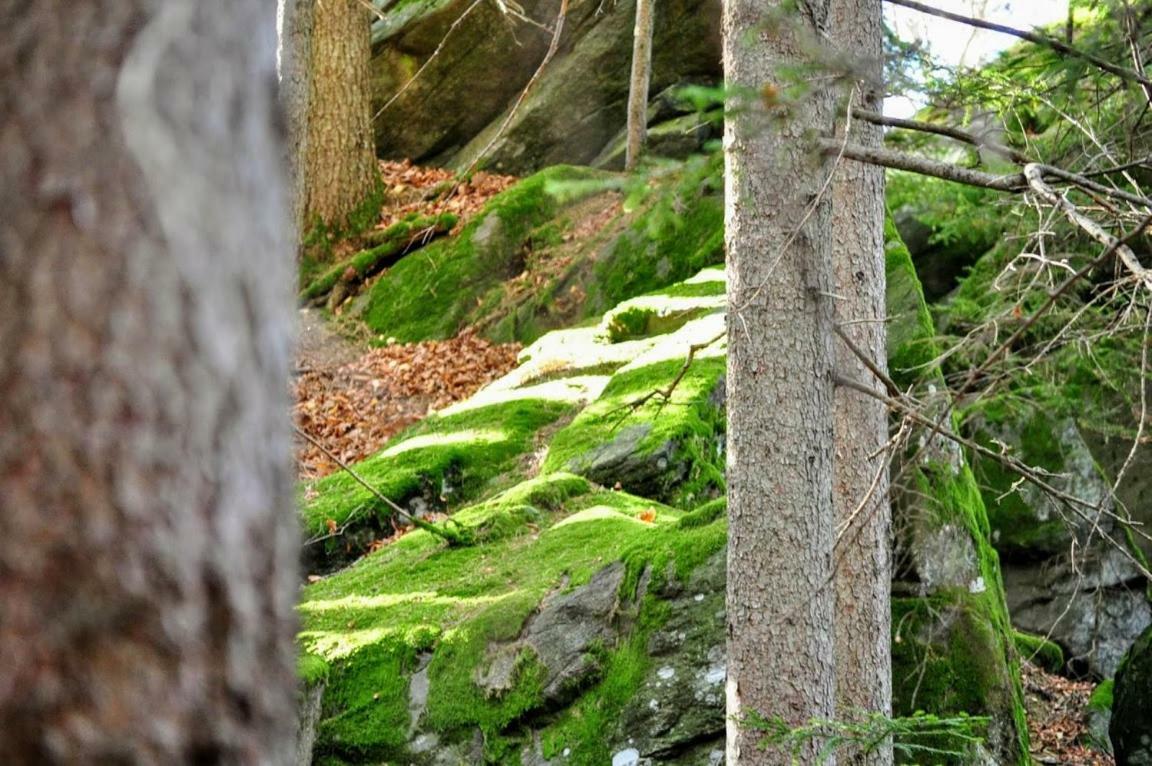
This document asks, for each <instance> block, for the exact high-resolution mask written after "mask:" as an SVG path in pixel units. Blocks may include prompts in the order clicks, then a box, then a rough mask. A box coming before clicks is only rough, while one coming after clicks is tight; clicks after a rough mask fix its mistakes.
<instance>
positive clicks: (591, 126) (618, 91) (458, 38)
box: [373, 0, 721, 174]
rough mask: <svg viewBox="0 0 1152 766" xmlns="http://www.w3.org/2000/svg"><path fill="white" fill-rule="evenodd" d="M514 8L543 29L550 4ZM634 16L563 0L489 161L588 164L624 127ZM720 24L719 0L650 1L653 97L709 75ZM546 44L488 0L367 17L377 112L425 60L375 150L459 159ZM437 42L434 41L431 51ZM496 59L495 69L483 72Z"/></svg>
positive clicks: (618, 6)
mask: <svg viewBox="0 0 1152 766" xmlns="http://www.w3.org/2000/svg"><path fill="white" fill-rule="evenodd" d="M520 5H521V6H522V7H523V11H524V16H526V17H528V18H530V19H532V20H534V21H535V22H538V23H543V24H545V25H551V24H552V23H553V22H554V21H555V18H556V13H557V10H558V8H559V0H524V2H522V3H521V4H520ZM473 6H474V7H473ZM469 9H471V10H469ZM465 12H467V16H466V17H464V20H463V21H461V22H460V24H459V25H457V26H456V27H455V29H452V31H451V34H450V35H449V34H448V33H449V29H450V28H451V27H452V25H453V24H454V23H455V22H456V21H457V20H458V19H460V18H461V16H462V15H463V14H464V13H465ZM634 14H635V2H634V0H620V2H617V3H599V4H598V3H595V2H590V3H572V4H571V5H570V7H569V10H568V16H567V18H566V20H565V24H564V34H563V36H562V38H561V43H560V48H559V52H558V53H557V55H556V57H555V58H554V59H553V60H552V61H551V62H550V63H549V65H548V66H547V67H546V68H545V69H544V70H543V71H542V72H541V76H540V78H539V79H538V80H537V82H536V84H535V85H534V87H533V89H532V91H531V92H530V93H529V95H528V97H527V98H526V99H525V100H524V102H523V103H522V104H521V105H520V107H519V108H518V109H517V111H516V113H515V115H514V116H513V119H512V120H511V121H510V122H509V123H508V126H507V128H506V129H505V130H504V131H503V134H502V135H501V136H500V137H499V139H498V140H497V141H496V143H495V144H494V145H493V148H492V151H491V153H490V154H489V155H488V157H487V159H486V162H487V163H488V164H490V165H491V166H492V167H493V168H494V169H498V170H500V171H502V172H512V173H518V174H524V173H528V172H531V171H534V170H538V169H540V168H542V167H545V166H547V165H554V164H561V163H575V164H587V163H590V162H591V161H592V160H593V159H594V158H596V157H597V155H599V154H600V153H601V152H602V151H603V150H604V148H605V147H606V146H607V145H608V144H609V143H610V142H611V140H612V138H613V137H614V136H615V135H616V134H617V133H618V132H619V131H620V130H621V128H623V126H624V124H625V119H626V118H625V108H626V103H627V96H628V75H629V66H630V64H629V62H630V61H631V55H632V26H633V25H632V19H633V16H634ZM719 22H720V3H719V2H718V0H670V2H668V3H667V4H665V5H661V7H660V11H659V13H657V14H656V29H655V32H654V35H655V44H654V46H653V62H652V84H651V87H652V92H653V93H659V92H660V91H661V90H663V89H665V88H667V87H668V86H670V85H672V84H674V83H677V82H681V81H696V82H717V81H718V80H719V78H720V76H721V70H720V26H719ZM446 36H447V37H446ZM550 39H551V35H550V34H549V33H548V32H547V31H545V30H543V29H540V28H539V27H536V26H532V25H530V24H528V23H525V22H524V21H521V20H517V19H515V18H514V17H513V16H512V15H511V14H504V13H501V12H500V10H499V9H498V7H497V5H496V4H494V3H479V4H475V3H473V1H472V0H418V1H417V2H412V3H403V4H401V6H400V8H398V9H397V10H396V11H391V12H389V14H388V20H387V21H386V22H385V23H382V24H377V29H376V34H375V41H376V45H375V48H374V51H375V54H376V56H375V59H374V61H373V72H374V89H375V98H374V100H375V102H376V104H377V107H376V108H377V109H379V108H380V107H382V106H384V104H386V103H387V102H388V101H389V100H390V99H391V98H392V97H393V96H394V95H395V94H397V93H398V92H399V91H400V90H401V88H403V87H404V85H405V83H407V82H408V81H409V79H410V78H411V77H412V75H413V74H414V73H415V72H416V70H417V69H419V68H420V67H421V66H424V65H425V64H427V67H426V68H425V69H424V71H423V72H422V73H421V74H420V76H419V77H418V78H416V79H415V80H414V81H413V82H412V84H411V85H410V86H409V87H408V88H407V89H406V90H405V91H404V92H403V94H402V95H400V96H399V97H398V98H396V100H395V101H394V102H393V103H392V104H391V105H390V106H389V107H388V108H387V109H386V110H385V111H384V112H383V113H382V114H381V115H380V116H379V118H378V119H377V120H376V122H375V126H376V139H377V146H378V148H379V152H380V153H381V154H382V155H384V156H390V157H410V158H412V159H414V160H417V161H421V162H429V161H432V162H438V163H442V164H452V165H455V166H458V167H463V166H467V165H468V164H469V163H471V162H472V160H473V159H475V158H476V157H477V156H479V155H480V153H481V152H482V151H483V150H484V148H486V147H487V146H488V145H489V144H490V143H491V142H492V140H493V139H494V138H496V137H497V133H498V132H499V128H500V126H501V125H502V124H503V123H504V122H505V119H506V117H507V114H508V112H509V111H510V109H511V106H512V103H513V102H514V101H515V100H516V99H517V97H518V96H519V94H520V92H521V90H522V89H523V88H524V86H525V85H526V84H527V83H528V81H529V79H530V78H531V77H532V74H533V72H535V71H536V68H537V67H538V66H539V64H540V62H541V61H542V60H543V58H544V54H545V52H546V50H547V48H548V45H549V42H550ZM441 41H444V42H445V44H444V45H443V47H442V48H441V49H440V51H439V53H437V54H436V56H435V58H433V53H434V52H435V51H436V50H437V48H438V47H439V46H440V43H441ZM497 60H498V61H499V62H500V76H499V77H493V76H492V75H491V72H492V62H493V61H497Z"/></svg>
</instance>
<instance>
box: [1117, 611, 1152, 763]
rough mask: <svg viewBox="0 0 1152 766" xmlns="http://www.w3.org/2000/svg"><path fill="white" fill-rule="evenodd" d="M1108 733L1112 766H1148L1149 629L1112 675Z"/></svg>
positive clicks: (1151, 707)
mask: <svg viewBox="0 0 1152 766" xmlns="http://www.w3.org/2000/svg"><path fill="white" fill-rule="evenodd" d="M1108 733H1109V735H1110V736H1111V738H1112V749H1113V751H1114V752H1115V754H1116V766H1152V628H1150V629H1149V630H1146V631H1145V632H1144V634H1143V635H1142V636H1141V637H1140V639H1139V640H1138V641H1137V642H1136V643H1135V644H1134V645H1133V646H1132V649H1131V651H1129V653H1128V655H1127V657H1126V658H1125V660H1124V664H1123V666H1122V667H1121V668H1120V670H1119V671H1117V673H1116V685H1115V686H1114V687H1113V690H1112V722H1111V724H1110V725H1109V729H1108Z"/></svg>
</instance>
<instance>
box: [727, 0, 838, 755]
mask: <svg viewBox="0 0 1152 766" xmlns="http://www.w3.org/2000/svg"><path fill="white" fill-rule="evenodd" d="M783 5H785V4H784V3H780V2H772V3H764V2H762V1H761V0H730V2H727V3H725V7H724V26H723V32H724V71H725V73H726V76H727V80H728V85H729V86H730V87H733V88H735V89H736V90H737V91H751V92H755V93H760V94H762V95H763V99H762V101H763V103H759V105H757V104H740V108H738V109H736V110H734V111H735V114H734V116H733V118H732V119H730V120H728V122H727V127H726V132H727V135H726V137H725V146H726V152H725V155H726V159H727V168H726V169H727V172H726V178H727V181H726V183H727V214H726V221H725V237H726V243H727V247H728V275H729V282H728V284H729V288H728V289H729V306H730V315H729V320H728V327H729V329H728V332H729V336H728V344H729V345H728V348H729V353H728V403H729V404H728V445H729V453H728V503H729V505H728V513H729V535H728V600H727V603H728V607H727V614H728V682H727V700H728V706H727V707H728V715H729V719H728V720H729V725H728V763H729V764H739V765H740V766H745V765H746V764H787V763H789V762H790V758H789V756H788V754H787V753H785V752H782V751H780V750H778V749H769V750H761V749H759V748H758V746H757V745H758V740H759V738H760V737H759V734H758V732H757V731H756V730H755V729H753V728H750V727H748V726H746V725H744V723H743V722H744V719H745V718H746V717H747V716H748V715H749V714H751V713H753V712H757V713H759V714H761V715H764V716H766V717H768V718H773V717H779V718H781V719H783V721H784V722H786V723H787V724H789V725H791V726H796V725H799V724H803V723H805V722H807V721H808V720H809V719H811V718H814V717H818V718H830V717H832V715H833V714H834V712H835V710H834V703H835V678H834V667H833V628H832V624H833V610H834V607H835V590H834V588H833V585H832V580H831V574H832V569H831V564H832V560H831V554H832V545H833V538H834V517H833V502H832V470H833V468H832V405H833V392H832V369H833V360H834V356H835V351H834V347H833V324H832V310H833V307H832V303H831V299H830V298H829V296H830V295H831V292H832V267H831V256H832V247H831V240H830V238H829V236H828V233H829V225H830V215H831V205H830V202H831V199H830V197H828V196H827V195H821V193H820V191H821V186H822V185H823V183H824V179H825V177H826V174H827V171H828V168H827V164H828V163H827V162H825V161H824V160H823V159H822V155H821V153H820V152H819V151H818V149H817V148H816V147H815V145H814V139H815V137H816V136H818V135H819V134H821V133H823V134H828V133H830V132H831V130H832V127H833V116H834V109H833V106H834V103H833V102H834V97H833V94H832V93H830V92H828V91H825V90H813V91H810V92H809V93H808V94H807V95H805V96H804V97H803V98H801V99H800V100H797V101H795V102H794V103H790V104H788V105H787V107H786V108H779V107H778V106H777V104H776V100H777V94H778V93H782V92H784V91H785V86H786V85H787V84H788V83H787V81H786V79H785V78H786V77H787V76H788V75H787V72H789V71H795V69H794V67H795V66H796V65H799V64H802V63H803V62H804V51H805V50H809V49H810V46H811V43H812V40H813V39H816V38H814V35H819V34H821V33H823V32H824V31H826V24H827V14H828V0H806V2H804V3H801V4H799V7H798V11H797V10H793V11H788V12H786V13H785V12H784V11H782V6H783ZM789 5H790V4H789ZM820 745H821V743H819V742H815V741H814V742H810V743H807V744H806V745H805V747H804V750H803V752H802V753H801V759H800V762H801V763H806V764H807V763H815V759H816V754H817V751H818V750H819V748H820Z"/></svg>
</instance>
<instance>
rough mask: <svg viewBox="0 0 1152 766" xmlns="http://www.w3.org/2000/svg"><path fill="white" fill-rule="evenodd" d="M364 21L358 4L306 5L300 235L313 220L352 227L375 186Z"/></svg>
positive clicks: (367, 22) (368, 34) (345, 0)
mask: <svg viewBox="0 0 1152 766" xmlns="http://www.w3.org/2000/svg"><path fill="white" fill-rule="evenodd" d="M292 1H293V0H286V2H292ZM299 15H301V16H303V14H299ZM371 21H372V20H371V15H370V12H369V11H368V9H367V8H365V7H364V5H363V3H361V2H359V0H313V9H312V13H311V22H312V32H311V53H310V55H309V60H310V61H311V71H310V73H309V86H308V89H309V95H308V103H307V105H306V107H307V115H308V118H307V119H308V124H307V128H306V130H307V136H306V138H304V140H303V147H302V150H303V157H304V159H303V160H302V161H301V163H300V168H301V172H302V173H303V176H304V177H303V179H302V182H301V183H302V184H303V186H302V188H301V191H300V193H301V198H302V201H301V202H300V206H301V214H302V216H303V219H302V222H301V223H302V229H301V230H302V231H306V230H307V229H308V228H310V227H311V226H313V225H314V224H315V223H317V222H320V223H323V224H325V225H328V226H332V227H335V228H338V229H339V228H343V227H345V226H348V225H350V224H352V223H353V222H352V221H350V220H349V216H352V215H353V214H355V213H357V212H359V211H360V210H361V209H362V208H363V206H364V205H365V204H366V203H368V202H369V201H370V199H371V197H372V196H373V194H374V192H375V191H376V189H377V187H378V185H379V183H380V177H379V172H378V170H377V166H376V149H375V145H374V139H373V135H372V113H371V101H370V93H369V74H370V72H369V61H370V59H371V57H372V23H371Z"/></svg>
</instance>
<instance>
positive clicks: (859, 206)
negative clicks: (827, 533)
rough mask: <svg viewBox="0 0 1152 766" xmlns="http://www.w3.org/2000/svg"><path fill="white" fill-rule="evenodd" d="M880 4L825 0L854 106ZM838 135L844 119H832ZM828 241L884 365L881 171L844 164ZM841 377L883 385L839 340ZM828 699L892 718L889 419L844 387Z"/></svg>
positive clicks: (881, 759)
mask: <svg viewBox="0 0 1152 766" xmlns="http://www.w3.org/2000/svg"><path fill="white" fill-rule="evenodd" d="M882 24H883V22H882V16H881V8H880V0H831V25H830V26H831V39H832V44H833V45H834V46H835V47H836V48H838V49H839V50H840V52H841V54H842V58H841V60H842V61H846V62H849V63H850V65H851V66H853V67H854V69H855V72H854V74H855V76H854V77H852V78H850V82H849V86H850V87H851V88H852V90H851V92H847V93H844V92H842V94H841V95H842V96H844V97H846V98H845V99H844V101H842V106H841V109H840V110H839V111H840V114H841V115H844V114H845V112H846V111H847V106H848V105H847V103H846V102H847V100H849V99H850V100H851V105H852V106H854V107H862V108H864V109H872V110H875V111H879V110H880V106H881V100H882V96H883V89H882V87H881V78H882V77H883V58H882V56H883V52H882V50H881V41H882V33H883V26H882ZM839 122H840V135H839V136H838V137H839V138H842V137H843V130H844V126H845V121H844V119H843V117H841V118H840V120H839ZM851 131H852V140H853V141H855V142H856V143H859V144H863V145H865V146H879V145H880V143H881V141H882V138H883V135H882V132H881V129H880V128H879V127H878V126H876V125H872V124H871V123H867V122H864V121H863V120H855V121H852V123H851ZM832 200H833V216H832V237H833V242H834V248H835V253H836V257H835V260H834V269H835V285H836V287H835V290H834V292H835V293H836V296H837V298H836V322H837V324H838V325H839V328H840V331H841V332H843V333H844V334H845V335H847V336H848V337H849V338H850V339H851V341H852V343H853V345H855V346H856V347H857V348H858V349H860V350H861V351H863V352H864V353H865V354H867V355H868V357H870V358H871V360H872V361H874V362H875V363H876V364H877V365H878V366H879V367H880V368H881V369H884V368H885V367H886V360H887V348H886V343H885V335H886V332H885V324H884V317H885V278H884V169H883V168H880V167H876V166H873V165H865V164H863V163H859V162H844V163H842V164H841V165H840V166H839V167H838V168H837V169H836V176H835V178H834V179H833V183H832ZM836 368H837V371H838V372H839V374H841V375H844V376H846V377H849V378H851V379H853V380H856V381H859V382H862V383H865V384H867V385H871V386H873V387H875V388H876V389H877V390H878V391H880V392H883V386H882V385H881V384H880V382H879V381H877V380H876V377H875V375H873V374H872V373H871V372H869V371H868V369H867V367H866V366H865V365H864V364H863V363H862V362H861V361H860V359H859V358H858V357H857V356H856V354H854V353H853V352H852V351H851V350H850V348H849V347H848V345H847V344H845V343H842V342H838V343H837V356H836ZM834 401H835V407H834V412H835V424H834V427H835V434H836V461H835V463H836V467H835V482H836V485H835V493H834V499H835V504H836V517H837V528H838V535H839V538H840V539H839V543H838V545H837V547H836V565H837V570H836V680H837V686H836V698H837V714H838V716H839V717H840V718H844V719H848V720H853V719H859V718H862V717H863V716H864V715H865V714H867V713H882V714H884V715H891V713H892V637H891V622H892V616H891V606H890V603H889V601H890V594H891V591H892V558H891V544H890V536H891V518H892V513H891V505H890V503H889V498H888V459H889V457H890V456H889V455H888V454H887V453H885V452H884V445H885V442H886V441H887V437H888V415H887V411H886V410H885V408H884V406H883V404H882V403H881V402H879V401H878V400H876V399H873V398H871V397H867V396H863V395H861V394H860V393H859V392H854V391H851V390H849V389H846V388H837V389H836V394H835V399H834ZM842 762H847V763H853V764H869V765H874V766H882V764H888V763H891V762H892V749H891V745H890V744H888V745H886V746H884V747H881V748H878V749H877V750H875V751H874V752H872V753H867V754H865V753H860V752H854V753H848V754H845V757H844V758H842Z"/></svg>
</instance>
